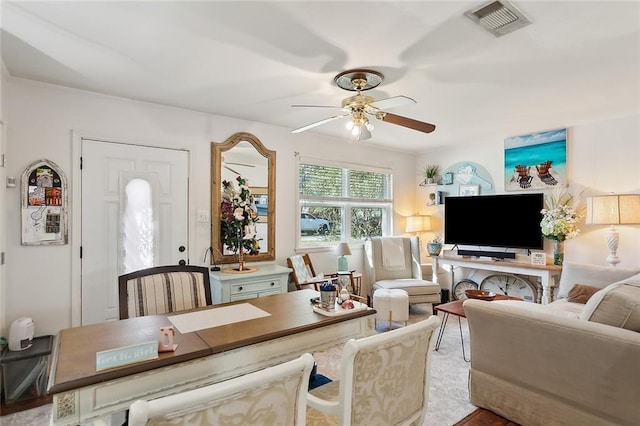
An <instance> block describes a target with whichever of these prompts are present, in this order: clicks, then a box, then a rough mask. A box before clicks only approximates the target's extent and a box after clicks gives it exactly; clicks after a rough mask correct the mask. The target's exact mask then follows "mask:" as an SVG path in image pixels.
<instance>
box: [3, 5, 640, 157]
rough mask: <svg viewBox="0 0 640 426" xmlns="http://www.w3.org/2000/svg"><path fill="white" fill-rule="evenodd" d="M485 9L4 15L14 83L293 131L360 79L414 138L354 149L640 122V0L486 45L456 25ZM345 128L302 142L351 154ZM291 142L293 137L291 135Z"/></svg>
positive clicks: (540, 16)
mask: <svg viewBox="0 0 640 426" xmlns="http://www.w3.org/2000/svg"><path fill="white" fill-rule="evenodd" d="M483 3H484V2H483V1H477V2H476V1H471V2H469V1H423V2H409V1H386V2H366V1H353V2H328V1H315V2H314V1H296V2H273V1H256V2H241V1H235V2H217V1H216V2H186V1H170V2H158V1H152V2H93V1H81V2H58V1H46V2H16V1H6V0H5V1H2V6H1V7H2V44H1V47H2V59H3V61H4V64H5V66H6V67H7V69H8V71H9V73H10V74H11V75H12V76H16V77H21V78H27V79H33V80H39V81H44V82H49V83H54V84H59V85H63V86H69V87H75V88H80V89H86V90H91V91H95V92H100V93H105V94H112V95H116V96H123V97H126V98H132V99H137V100H141V101H148V102H154V103H158V104H163V105H171V106H177V107H183V108H188V109H191V110H197V111H204V112H208V113H213V114H218V115H223V116H230V117H236V118H241V119H246V120H250V121H257V122H263V123H269V124H274V125H279V126H284V127H286V128H289V129H294V128H297V127H300V126H302V125H305V124H308V123H311V122H314V121H317V120H320V119H323V118H326V117H329V116H331V115H335V112H334V111H333V110H331V109H322V108H291V105H292V104H318V105H336V106H339V105H340V102H341V100H342V99H343V98H345V97H347V96H351V95H352V94H353V93H351V92H346V91H344V90H342V89H339V88H338V87H337V86H335V85H334V84H333V77H334V76H335V75H336V74H337V73H339V72H341V71H344V70H347V69H351V68H371V69H375V70H377V71H380V72H382V73H383V74H384V75H385V80H384V81H383V83H382V84H381V85H380V86H379V87H378V88H377V89H373V90H370V91H368V92H367V93H366V94H367V95H371V96H373V97H374V98H376V99H381V98H384V97H388V96H395V95H406V96H410V97H412V98H414V99H415V100H416V101H417V104H416V105H410V106H403V107H400V108H396V109H393V110H391V111H390V112H393V113H395V114H399V115H403V116H407V117H411V118H414V119H417V120H421V121H426V122H430V123H433V124H435V125H436V126H437V129H436V131H435V132H433V133H431V134H424V133H420V132H417V131H413V130H409V129H406V128H404V127H400V126H396V125H393V124H390V123H383V122H380V121H374V124H375V129H374V131H373V137H372V139H371V140H369V141H366V142H359V143H366V144H372V145H379V146H387V147H393V148H395V149H401V150H407V151H415V152H426V151H428V150H429V149H431V148H435V147H439V146H443V145H444V146H450V145H453V144H470V143H474V142H478V141H482V140H486V138H488V137H496V135H502V136H504V137H506V136H514V135H518V134H522V133H527V132H530V131H539V130H549V129H552V128H557V127H564V126H571V125H575V124H579V123H583V122H588V121H598V120H601V119H607V118H611V117H616V116H624V115H630V114H635V113H638V112H639V111H640V2H638V1H626V2H612V1H584V2H579V1H568V2H559V1H549V2H540V1H519V2H515V4H516V5H517V6H518V7H519V8H520V9H521V10H522V11H523V12H524V13H525V14H526V15H528V16H529V17H530V18H531V19H532V20H533V21H534V23H533V24H532V25H529V26H527V27H524V28H522V29H520V30H518V31H516V32H514V33H511V34H508V35H505V36H503V37H500V38H496V37H494V36H493V35H491V34H489V33H488V32H486V31H484V30H483V29H481V28H480V27H479V26H477V25H476V24H474V23H473V22H471V21H470V20H468V19H467V18H465V17H464V16H463V13H464V12H465V11H467V10H468V9H471V8H477V7H479V6H481V5H482V4H483ZM344 124H345V123H344V121H340V120H338V121H334V122H331V123H328V124H325V125H323V126H320V127H316V128H315V129H313V130H310V132H318V133H323V134H327V135H333V136H335V137H339V138H343V139H345V141H346V140H348V132H347V130H346V129H345V126H344ZM294 137H297V136H294Z"/></svg>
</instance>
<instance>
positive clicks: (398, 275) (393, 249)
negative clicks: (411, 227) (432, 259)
mask: <svg viewBox="0 0 640 426" xmlns="http://www.w3.org/2000/svg"><path fill="white" fill-rule="evenodd" d="M365 251H366V260H367V261H366V262H365V263H366V264H367V273H368V278H369V282H371V283H374V282H376V281H380V280H397V279H403V278H414V279H422V268H421V266H420V240H419V239H418V237H410V238H407V237H373V238H372V239H371V241H368V242H367V244H365ZM393 256H395V257H396V259H399V258H400V257H401V258H402V259H403V260H404V262H402V266H400V265H399V264H398V266H395V267H388V266H385V263H388V262H385V258H386V259H387V260H388V259H390V258H392V257H393Z"/></svg>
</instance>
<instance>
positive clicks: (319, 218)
mask: <svg viewBox="0 0 640 426" xmlns="http://www.w3.org/2000/svg"><path fill="white" fill-rule="evenodd" d="M341 238H342V208H341V207H339V206H326V205H323V206H309V205H305V206H303V207H302V212H301V213H300V241H303V242H305V243H322V244H324V243H327V242H329V241H340V240H341Z"/></svg>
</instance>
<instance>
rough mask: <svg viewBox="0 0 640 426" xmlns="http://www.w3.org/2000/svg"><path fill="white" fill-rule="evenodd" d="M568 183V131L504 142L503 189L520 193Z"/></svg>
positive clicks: (516, 137)
mask: <svg viewBox="0 0 640 426" xmlns="http://www.w3.org/2000/svg"><path fill="white" fill-rule="evenodd" d="M566 184H567V129H557V130H549V131H545V132H539V133H530V134H527V135H522V136H513V137H509V138H506V139H505V140H504V189H505V190H507V191H523V190H530V189H547V188H554V187H556V186H558V185H566Z"/></svg>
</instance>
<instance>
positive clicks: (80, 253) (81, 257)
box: [80, 246, 82, 259]
mask: <svg viewBox="0 0 640 426" xmlns="http://www.w3.org/2000/svg"><path fill="white" fill-rule="evenodd" d="M80 259H82V246H80Z"/></svg>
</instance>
